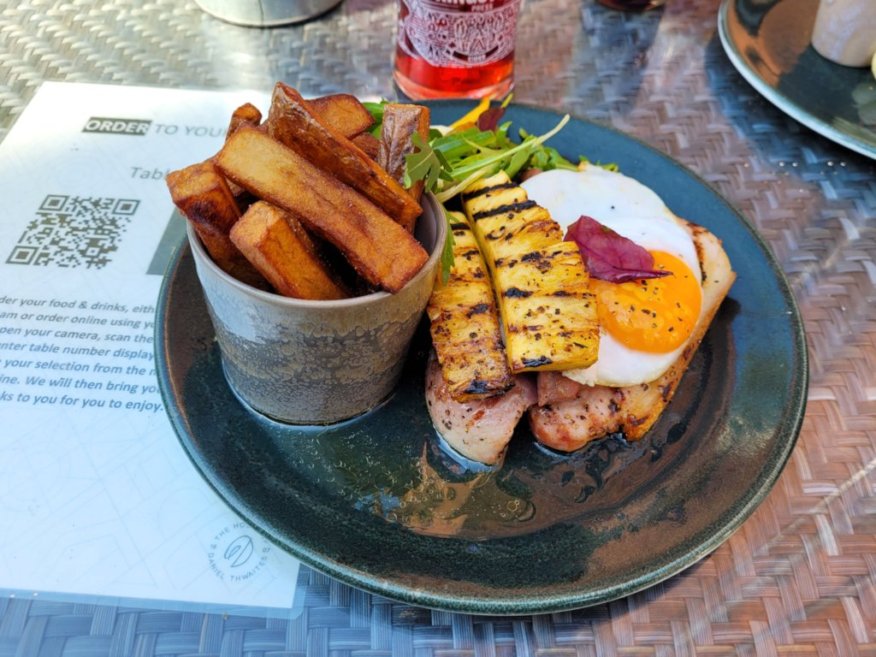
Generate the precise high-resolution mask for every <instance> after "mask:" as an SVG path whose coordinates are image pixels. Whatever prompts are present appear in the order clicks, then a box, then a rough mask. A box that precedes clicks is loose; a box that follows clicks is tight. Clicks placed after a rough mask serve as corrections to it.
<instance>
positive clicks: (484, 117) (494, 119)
mask: <svg viewBox="0 0 876 657" xmlns="http://www.w3.org/2000/svg"><path fill="white" fill-rule="evenodd" d="M504 114H505V108H504V107H502V106H501V105H497V106H495V107H490V108H488V109H485V110H484V111H483V112H481V113H480V116H478V130H481V131H483V132H487V131H488V130H495V129H496V128H497V127H499V121H500V120H501V119H502V115H504Z"/></svg>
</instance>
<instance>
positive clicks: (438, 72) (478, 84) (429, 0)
mask: <svg viewBox="0 0 876 657" xmlns="http://www.w3.org/2000/svg"><path fill="white" fill-rule="evenodd" d="M519 9H520V0H400V2H399V22H398V44H397V46H396V53H395V80H396V83H397V84H398V86H399V87H400V88H401V90H402V91H403V92H404V93H405V94H406V95H407V96H409V97H411V98H415V99H418V98H450V97H455V98H459V97H465V98H482V97H484V96H493V97H500V96H504V95H505V94H506V93H507V92H508V91H510V89H511V87H512V85H513V81H514V77H513V73H514V38H515V34H516V31H517V13H518V11H519Z"/></svg>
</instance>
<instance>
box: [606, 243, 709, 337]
mask: <svg viewBox="0 0 876 657" xmlns="http://www.w3.org/2000/svg"><path fill="white" fill-rule="evenodd" d="M651 255H652V256H654V269H659V270H665V271H670V272H672V273H671V274H669V275H667V276H663V277H660V278H643V279H639V280H635V281H628V282H625V283H610V282H608V281H602V280H597V279H591V281H590V283H591V286H592V288H593V291H594V293H595V294H596V299H597V314H598V317H599V323H600V326H601V327H602V328H603V329H604V330H605V331H606V332H607V333H608V334H610V335H611V336H612V337H613V338H614V339H616V340H617V341H618V342H620V343H621V344H623V345H625V346H627V347H629V348H630V349H636V350H638V351H646V352H651V353H666V352H670V351H673V350H674V349H677V348H678V347H680V346H681V345H682V344H684V342H685V340H687V339H688V337H689V336H690V334H691V332H692V331H693V329H694V326H695V325H696V322H697V319H698V318H699V315H700V306H701V304H702V289H701V287H700V283H699V281H698V280H697V277H696V276H695V275H694V273H693V272H692V271H691V269H690V267H688V266H687V264H685V263H684V261H682V260H680V259H679V258H677V257H675V256H673V255H670V254H669V253H665V252H663V251H652V252H651Z"/></svg>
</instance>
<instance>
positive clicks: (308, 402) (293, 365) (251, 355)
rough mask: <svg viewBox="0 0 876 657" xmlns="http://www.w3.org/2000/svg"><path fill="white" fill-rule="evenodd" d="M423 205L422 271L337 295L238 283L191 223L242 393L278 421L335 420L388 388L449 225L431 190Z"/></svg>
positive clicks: (376, 400) (207, 291) (368, 405)
mask: <svg viewBox="0 0 876 657" xmlns="http://www.w3.org/2000/svg"><path fill="white" fill-rule="evenodd" d="M422 205H423V215H422V216H421V217H420V218H419V220H418V221H417V230H416V237H417V239H418V240H419V241H420V243H421V244H422V245H423V246H424V248H425V249H426V250H427V252H428V253H429V254H430V257H429V259H428V261H427V262H426V264H425V265H424V266H423V268H422V269H421V270H420V272H419V273H418V274H417V275H416V276H415V277H414V278H413V279H412V280H411V281H410V282H409V283H408V284H407V285H406V286H405V287H404V288H402V289H401V290H400V291H399V292H397V293H395V294H389V293H387V292H377V293H374V294H369V295H366V296H362V297H357V298H353V299H342V300H338V301H307V300H301V299H291V298H288V297H283V296H280V295H277V294H272V293H268V292H263V291H261V290H257V289H255V288H253V287H250V286H249V285H246V284H244V283H241V282H240V281H237V280H235V279H234V278H232V277H231V276H229V275H228V274H226V273H225V272H223V271H222V270H221V269H219V267H217V266H216V264H215V263H214V262H213V261H212V260H211V259H210V257H209V255H207V253H206V251H205V250H204V248H203V246H202V245H201V243H200V240H199V239H198V237H197V235H196V234H195V233H194V231H193V230H192V229H191V227H190V226H189V227H188V228H187V230H188V239H189V244H190V245H191V248H192V253H193V255H194V260H195V267H196V270H197V273H198V278H199V279H200V281H201V285H202V287H203V289H204V295H205V298H206V300H207V307H208V309H209V312H210V317H211V319H212V321H213V326H214V328H215V330H216V338H217V341H218V343H219V348H220V351H221V354H222V362H223V365H224V369H225V375H226V378H227V380H228V383H229V384H230V385H231V388H232V390H234V392H235V393H236V394H237V396H238V397H239V398H240V399H241V400H242V401H244V402H245V403H246V404H247V405H249V406H250V407H251V408H252V409H254V410H255V411H258V412H259V413H262V414H264V415H266V416H268V417H270V418H272V419H275V420H278V421H281V422H285V423H289V424H331V423H335V422H340V421H342V420H346V419H349V418H352V417H355V416H357V415H361V414H362V413H365V412H366V411H368V410H370V409H372V408H374V407H375V406H377V405H378V404H380V403H381V402H382V401H383V400H385V399H386V398H387V397H388V396H389V395H390V393H391V392H392V390H393V388H394V387H395V385H396V383H397V382H398V378H399V376H400V374H401V370H402V366H403V364H404V359H405V355H406V353H407V350H408V347H409V345H410V342H411V339H412V338H413V335H414V331H415V330H416V328H417V324H418V323H419V322H420V319H421V317H422V315H423V311H424V309H425V307H426V303H427V302H428V300H429V296H430V295H431V293H432V287H433V285H434V283H435V277H436V275H437V272H438V267H439V265H440V261H441V250H442V246H443V244H444V240H445V239H446V235H447V221H446V220H445V218H444V213H443V211H442V209H441V208H440V206H439V204H438V202H437V201H436V200H435V199H434V197H432V196H431V195H428V196H424V197H423V203H422Z"/></svg>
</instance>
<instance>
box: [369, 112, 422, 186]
mask: <svg viewBox="0 0 876 657" xmlns="http://www.w3.org/2000/svg"><path fill="white" fill-rule="evenodd" d="M430 122H431V119H430V113H429V108H428V107H425V106H424V105H410V104H401V103H388V104H387V105H386V106H385V107H384V108H383V127H382V129H381V132H380V148H379V150H378V152H377V163H378V164H379V165H380V166H382V167H383V168H384V169H386V171H387V172H389V175H391V176H392V177H393V178H395V179H396V181H398V182H399V183H401V184H404V178H405V167H406V165H407V156H408V155H410V154H411V153H413V152H414V150H415V148H416V147H415V146H414V142H413V135H415V134H417V135H419V136H420V139H421V140H422V141H423V143H424V144H425V143H426V142H427V141H428V140H429V127H430ZM424 185H425V182H424V181H423V180H418V181H416V182H415V183H414V184H413V185H411V187H410V188H409V189H408V193H409V194H410V195H411V196H413V197H414V199H416V200H417V201H419V200H420V197H421V196H422V195H423V187H424Z"/></svg>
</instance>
